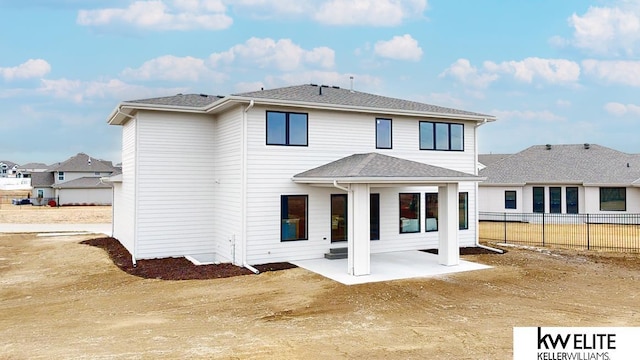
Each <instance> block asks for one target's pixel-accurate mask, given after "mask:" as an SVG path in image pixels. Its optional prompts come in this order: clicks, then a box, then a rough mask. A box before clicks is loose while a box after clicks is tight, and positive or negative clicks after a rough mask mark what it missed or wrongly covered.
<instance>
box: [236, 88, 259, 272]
mask: <svg viewBox="0 0 640 360" xmlns="http://www.w3.org/2000/svg"><path fill="white" fill-rule="evenodd" d="M253 105H254V102H253V100H251V101H250V102H249V106H247V107H246V109H244V111H243V113H242V135H241V136H240V138H241V139H242V140H241V143H240V172H241V180H240V187H241V189H240V194H241V200H240V201H241V203H242V206H241V207H240V208H241V210H240V211H241V214H240V219H241V220H240V222H241V225H240V226H241V232H242V266H244V267H245V268H247V269H249V270H251V272H253V273H254V274H259V273H260V271H259V270H258V269H256V268H254V267H253V266H251V265H249V263H248V262H247V206H248V204H247V182H248V180H247V127H248V125H247V112H248V111H249V110H251V108H252V107H253ZM234 261H235V259H234Z"/></svg>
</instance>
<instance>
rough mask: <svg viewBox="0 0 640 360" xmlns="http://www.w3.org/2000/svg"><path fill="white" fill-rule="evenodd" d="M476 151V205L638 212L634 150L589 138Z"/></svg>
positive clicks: (639, 170) (639, 172)
mask: <svg viewBox="0 0 640 360" xmlns="http://www.w3.org/2000/svg"><path fill="white" fill-rule="evenodd" d="M500 156H501V157H502V158H500V159H497V161H493V160H496V159H495V157H489V158H487V157H486V155H480V156H479V162H480V163H482V164H483V165H486V167H484V168H483V169H482V170H480V173H479V175H480V176H482V177H486V180H485V181H484V182H482V183H481V184H480V189H479V191H480V196H479V199H478V202H479V206H480V211H483V212H485V211H486V212H505V213H519V214H521V213H524V214H527V213H566V214H579V213H580V214H583V213H589V214H598V213H621V212H627V213H640V155H638V154H626V153H622V152H620V151H616V150H613V149H610V148H607V147H604V146H599V145H595V144H579V145H538V146H532V147H530V148H527V149H525V150H523V151H521V152H519V153H517V154H513V155H509V156H504V155H500Z"/></svg>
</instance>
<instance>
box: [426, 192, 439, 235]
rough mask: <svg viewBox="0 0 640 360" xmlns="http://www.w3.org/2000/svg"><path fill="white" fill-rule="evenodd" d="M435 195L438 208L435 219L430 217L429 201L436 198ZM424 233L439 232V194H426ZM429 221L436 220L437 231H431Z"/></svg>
mask: <svg viewBox="0 0 640 360" xmlns="http://www.w3.org/2000/svg"><path fill="white" fill-rule="evenodd" d="M434 195H435V199H436V201H435V203H436V208H435V214H436V216H435V217H429V201H428V198H430V197H434ZM424 212H425V214H424V221H425V223H424V231H425V232H437V231H438V215H439V214H438V193H437V192H427V193H424ZM428 219H436V227H435V229H429V225H428V221H427V220H428Z"/></svg>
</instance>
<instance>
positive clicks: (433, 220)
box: [424, 193, 438, 231]
mask: <svg viewBox="0 0 640 360" xmlns="http://www.w3.org/2000/svg"><path fill="white" fill-rule="evenodd" d="M424 197H425V199H424V202H425V204H426V213H427V218H426V220H425V221H426V224H425V230H426V231H438V193H426V194H424Z"/></svg>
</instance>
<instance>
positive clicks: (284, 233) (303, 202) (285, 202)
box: [280, 195, 308, 241]
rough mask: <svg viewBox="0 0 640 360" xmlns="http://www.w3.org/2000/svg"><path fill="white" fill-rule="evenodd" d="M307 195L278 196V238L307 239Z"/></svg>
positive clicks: (290, 239)
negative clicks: (279, 224)
mask: <svg viewBox="0 0 640 360" xmlns="http://www.w3.org/2000/svg"><path fill="white" fill-rule="evenodd" d="M307 199H308V196H307V195H282V196H281V197H280V219H281V221H280V223H281V226H280V240H281V241H292V240H307Z"/></svg>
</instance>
